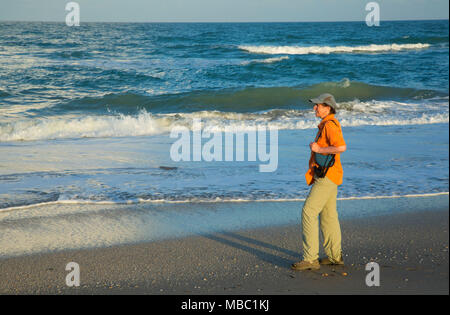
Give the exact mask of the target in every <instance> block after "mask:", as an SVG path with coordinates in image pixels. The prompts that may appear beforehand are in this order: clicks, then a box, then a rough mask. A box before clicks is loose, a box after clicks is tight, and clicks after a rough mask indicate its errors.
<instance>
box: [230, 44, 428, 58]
mask: <svg viewBox="0 0 450 315" xmlns="http://www.w3.org/2000/svg"><path fill="white" fill-rule="evenodd" d="M238 47H239V48H240V49H242V50H246V51H248V52H250V53H254V54H271V55H278V54H287V55H309V54H332V53H376V52H387V51H400V50H406V49H409V50H410V49H426V48H429V47H430V44H421V43H418V44H385V45H377V44H371V45H365V46H304V47H302V46H245V45H240V46H238Z"/></svg>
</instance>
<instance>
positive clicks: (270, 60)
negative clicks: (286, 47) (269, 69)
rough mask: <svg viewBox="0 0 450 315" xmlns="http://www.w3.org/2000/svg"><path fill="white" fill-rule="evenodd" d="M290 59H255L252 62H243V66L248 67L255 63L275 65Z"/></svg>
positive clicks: (284, 57) (283, 57)
mask: <svg viewBox="0 0 450 315" xmlns="http://www.w3.org/2000/svg"><path fill="white" fill-rule="evenodd" d="M287 59H289V56H280V57H274V58H266V59H254V60H250V61H244V62H242V65H244V66H246V65H249V64H253V63H275V62H279V61H283V60H287Z"/></svg>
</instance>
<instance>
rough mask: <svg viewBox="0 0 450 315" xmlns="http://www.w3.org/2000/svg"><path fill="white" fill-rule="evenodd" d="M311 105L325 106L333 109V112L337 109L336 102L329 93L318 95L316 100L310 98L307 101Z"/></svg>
mask: <svg viewBox="0 0 450 315" xmlns="http://www.w3.org/2000/svg"><path fill="white" fill-rule="evenodd" d="M309 101H310V102H311V103H314V104H325V105H328V106H330V107H331V108H333V109H334V110H336V109H337V105H336V100H335V99H334V96H333V95H331V94H330V93H324V94H321V95H319V96H318V97H316V98H312V99H310V100H309Z"/></svg>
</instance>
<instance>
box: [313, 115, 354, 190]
mask: <svg viewBox="0 0 450 315" xmlns="http://www.w3.org/2000/svg"><path fill="white" fill-rule="evenodd" d="M329 120H333V121H334V122H335V123H336V124H334V123H332V122H329V123H326V122H327V121H329ZM318 128H319V131H318V132H317V136H319V134H320V132H321V131H322V134H321V135H320V138H319V139H318V140H317V141H316V142H317V144H318V145H319V146H320V147H322V148H324V147H329V146H333V147H340V146H343V145H346V144H345V141H344V136H343V135H342V128H341V124H340V123H339V121H338V120H337V119H336V118H334V114H329V115H328V116H326V117H325V118H324V119H322V121H321V122H320V124H319V125H318ZM317 136H316V138H317ZM309 162H310V164H311V163H313V162H314V163H313V164H314V165H315V166H318V165H317V164H316V162H315V158H314V152H311V157H310V159H309ZM325 176H326V177H328V178H329V179H330V180H331V181H332V182H333V183H335V184H336V185H341V184H342V179H343V177H344V171H343V169H342V164H341V154H340V153H337V154H335V161H334V165H333V166H332V167H330V168H329V169H328V172H327V174H326V175H325ZM305 179H306V183H307V184H308V185H311V184H312V183H313V182H314V170H313V169H309V170H308V171H307V172H306V174H305Z"/></svg>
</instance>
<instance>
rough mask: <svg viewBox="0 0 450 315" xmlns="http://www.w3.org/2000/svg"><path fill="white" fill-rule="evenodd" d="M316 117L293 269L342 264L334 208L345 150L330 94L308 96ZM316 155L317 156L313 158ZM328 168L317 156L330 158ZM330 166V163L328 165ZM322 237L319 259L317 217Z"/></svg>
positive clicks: (338, 229) (309, 268) (339, 234)
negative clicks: (299, 248) (298, 256)
mask: <svg viewBox="0 0 450 315" xmlns="http://www.w3.org/2000/svg"><path fill="white" fill-rule="evenodd" d="M310 102H312V103H314V111H315V114H316V117H320V118H321V119H322V121H321V122H320V124H319V126H318V127H319V131H318V133H317V136H316V140H315V141H314V142H311V143H310V145H309V146H310V149H311V157H310V159H309V169H308V172H307V173H306V174H305V178H306V182H307V184H308V185H311V184H312V185H313V186H312V188H311V190H310V192H309V195H308V198H307V199H306V201H305V203H304V205H303V210H302V239H303V260H302V261H300V262H297V263H294V264H292V266H291V268H292V269H293V270H317V269H320V265H321V264H322V265H343V264H344V261H343V257H342V250H341V229H340V225H339V220H338V213H337V209H336V197H337V187H338V186H339V185H341V184H342V178H343V175H344V172H343V170H342V165H341V160H340V154H341V153H342V152H344V151H345V150H346V149H347V146H346V144H345V141H344V137H343V135H342V129H341V125H340V123H339V122H338V121H337V119H336V118H335V117H334V114H335V113H336V101H335V100H334V97H333V95H331V94H328V93H325V94H322V95H320V96H319V97H317V98H314V99H311V100H310ZM316 155H318V156H317V157H316ZM333 155H334V164H332V163H331V164H327V165H328V166H329V167H328V168H327V167H324V166H323V165H319V164H318V161H319V157H325V158H326V159H329V160H332V157H333ZM330 165H331V166H330ZM319 216H320V230H321V231H322V234H323V238H324V243H323V247H324V251H325V254H326V255H327V256H328V257H327V258H324V259H321V260H320V261H319V260H318V258H319V219H318V217H319Z"/></svg>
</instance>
